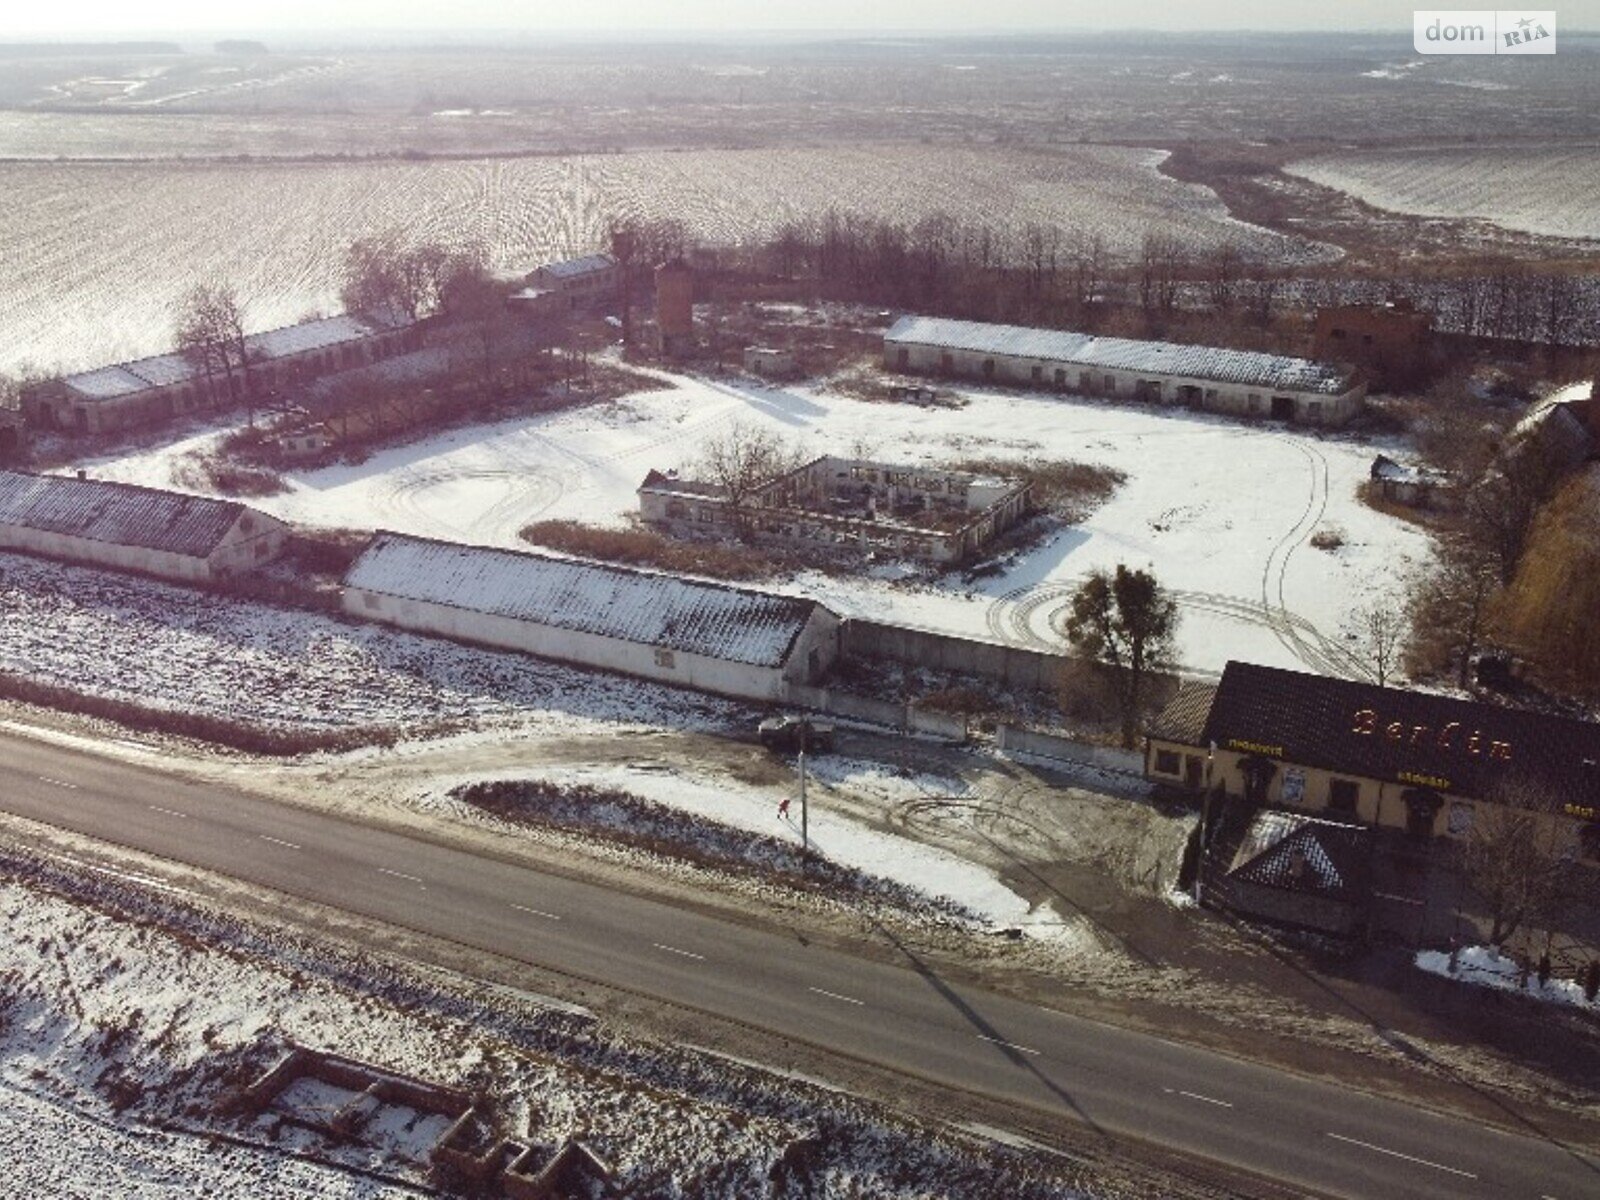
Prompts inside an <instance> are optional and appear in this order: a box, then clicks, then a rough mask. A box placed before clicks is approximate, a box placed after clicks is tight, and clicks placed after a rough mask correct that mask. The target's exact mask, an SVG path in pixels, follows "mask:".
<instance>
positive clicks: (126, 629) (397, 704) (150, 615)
mask: <svg viewBox="0 0 1600 1200" xmlns="http://www.w3.org/2000/svg"><path fill="white" fill-rule="evenodd" d="M0 669H3V670H5V671H9V672H13V673H15V674H18V675H21V676H23V677H25V678H28V679H34V680H39V681H42V682H44V683H49V684H54V685H58V686H61V687H70V688H73V689H75V690H79V691H83V692H88V693H91V694H95V695H102V696H108V697H111V698H113V699H118V700H124V701H130V702H135V703H139V704H143V705H148V706H151V707H160V708H167V709H171V710H174V711H179V712H195V713H207V714H211V715H213V716H217V717H222V718H226V719H232V720H235V721H240V722H244V723H247V724H251V725H255V726H265V727H268V728H274V729H285V730H360V729H373V728H389V729H391V730H395V731H404V732H410V733H413V734H415V733H419V732H421V731H423V730H426V729H428V728H430V727H437V726H440V725H445V726H483V725H509V724H514V725H515V726H516V727H518V728H519V729H522V730H524V731H526V732H528V733H534V732H538V733H542V734H546V735H550V734H558V735H559V734H567V733H581V732H585V731H592V730H594V729H597V728H600V729H606V730H610V731H614V732H623V731H625V730H628V729H637V728H642V727H659V726H662V725H668V726H671V727H673V728H675V729H686V730H692V729H697V728H705V727H708V726H715V727H723V726H725V725H727V724H728V723H729V722H730V721H732V720H734V719H735V714H737V713H739V712H741V711H742V710H740V709H739V708H738V707H737V706H736V705H733V704H730V703H726V702H722V701H718V700H714V699H712V698H710V697H708V696H702V695H699V694H697V693H693V692H684V691H677V690H674V689H672V688H666V687H659V686H656V685H653V684H649V683H644V682H641V681H638V680H630V679H627V678H624V677H622V676H619V675H604V674H598V673H591V672H580V671H575V670H570V669H568V668H565V667H562V666H559V665H557V664H555V663H550V662H544V661H540V660H537V659H532V658H529V657H527V656H526V655H519V654H501V653H495V652H493V651H488V650H474V649H471V648H468V647H465V646H458V645H455V644H454V643H451V642H445V641H439V640H436V639H433V638H424V637H416V636H413V635H410V634H404V633H399V632H395V631H392V630H386V629H383V628H381V627H379V626H374V625H362V624H357V623H353V622H345V621H340V620H336V619H334V618H332V617H326V616H320V615H316V614H312V613H307V612H300V611H295V610H289V609H281V608H273V607H270V606H267V605H263V604H251V603H236V602H232V601H229V600H224V599H222V598H220V597H216V596H211V595H207V594H205V593H202V592H196V591H191V590H189V589H186V588H180V587H171V586H168V585H165V584H160V583H156V582H153V581H150V580H144V579H135V578H130V577H128V576H123V575H117V574H113V573H109V572H101V571H93V570H87V569H83V568H78V567H68V566H61V565H58V564H55V563H49V562H44V561H42V560H38V559H28V558H22V557H17V556H12V555H0Z"/></svg>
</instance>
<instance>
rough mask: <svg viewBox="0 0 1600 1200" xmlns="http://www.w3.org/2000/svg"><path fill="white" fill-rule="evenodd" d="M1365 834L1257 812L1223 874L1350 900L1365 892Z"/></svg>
mask: <svg viewBox="0 0 1600 1200" xmlns="http://www.w3.org/2000/svg"><path fill="white" fill-rule="evenodd" d="M1369 837H1370V835H1369V834H1368V832H1367V831H1366V830H1365V829H1362V828H1360V827H1359V826H1354V825H1341V824H1338V823H1337V822H1334V821H1319V820H1317V819H1316V818H1314V817H1308V816H1304V815H1303V814H1301V813H1288V812H1263V813H1258V814H1257V815H1256V818H1255V820H1254V821H1252V822H1251V823H1250V828H1249V829H1248V830H1246V832H1245V836H1244V840H1243V841H1242V842H1241V843H1240V844H1239V850H1238V852H1237V853H1236V854H1235V855H1234V856H1233V865H1232V866H1231V867H1229V869H1228V875H1229V877H1230V878H1233V879H1242V880H1244V881H1245V882H1247V883H1259V884H1262V885H1263V886H1265V887H1274V888H1282V889H1284V890H1285V891H1291V892H1316V893H1318V894H1319V895H1324V896H1332V897H1335V898H1338V899H1355V898H1357V897H1359V896H1361V895H1363V894H1365V892H1366V890H1367V870H1368V864H1369V862H1370V861H1371V847H1370V845H1369Z"/></svg>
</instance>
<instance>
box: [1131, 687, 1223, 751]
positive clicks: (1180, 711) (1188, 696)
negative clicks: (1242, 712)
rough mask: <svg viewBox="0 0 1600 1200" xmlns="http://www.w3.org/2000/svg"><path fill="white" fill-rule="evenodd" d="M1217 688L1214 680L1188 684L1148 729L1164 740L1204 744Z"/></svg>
mask: <svg viewBox="0 0 1600 1200" xmlns="http://www.w3.org/2000/svg"><path fill="white" fill-rule="evenodd" d="M1216 695H1217V688H1216V685H1215V684H1211V683H1186V684H1184V685H1183V686H1182V687H1180V688H1179V689H1178V694H1177V695H1176V696H1174V697H1173V698H1172V699H1171V700H1169V701H1168V702H1167V706H1166V707H1165V708H1163V709H1162V710H1161V714H1160V715H1159V716H1158V717H1156V719H1155V720H1154V721H1152V722H1150V728H1149V730H1147V732H1148V733H1149V734H1150V736H1151V737H1153V738H1159V739H1160V740H1161V741H1164V742H1181V743H1182V744H1183V745H1185V746H1202V745H1204V744H1205V741H1204V734H1205V727H1206V718H1207V717H1209V716H1210V715H1211V702H1212V700H1214V699H1215V698H1216Z"/></svg>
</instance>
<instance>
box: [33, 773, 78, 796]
mask: <svg viewBox="0 0 1600 1200" xmlns="http://www.w3.org/2000/svg"><path fill="white" fill-rule="evenodd" d="M39 782H40V783H48V784H49V785H50V786H51V787H58V788H66V789H67V791H69V792H75V791H77V790H78V785H77V784H75V783H68V782H67V781H66V780H65V779H51V778H50V776H48V775H41V776H39Z"/></svg>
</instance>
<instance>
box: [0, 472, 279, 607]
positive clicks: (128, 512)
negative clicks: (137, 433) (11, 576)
mask: <svg viewBox="0 0 1600 1200" xmlns="http://www.w3.org/2000/svg"><path fill="white" fill-rule="evenodd" d="M287 537H288V527H287V526H286V525H284V523H283V522H282V521H279V520H277V519H276V518H274V517H269V516H267V515H266V514H265V513H261V512H257V511H256V510H255V509H253V508H248V507H246V506H245V505H243V504H240V503H238V502H237V501H232V500H212V499H209V498H207V497H204V496H189V495H186V494H184V493H182V492H166V491H161V490H160V489H158V488H147V487H137V486H135V485H133V484H130V483H107V482H104V481H101V480H98V479H72V478H68V477H63V476H59V475H29V474H25V473H23V472H20V471H0V549H6V550H20V551H22V552H24V553H26V554H38V555H42V556H44V557H46V558H56V559H64V560H66V561H68V562H80V563H90V564H93V565H95V566H101V567H114V568H116V569H118V570H123V571H139V572H141V573H143V574H146V575H159V576H161V577H163V578H165V579H175V580H178V581H179V582H182V583H194V582H214V581H217V580H222V579H227V578H230V577H232V576H235V575H240V574H243V573H244V572H247V571H249V570H251V569H252V568H255V567H258V566H261V565H262V564H264V563H266V562H269V561H271V560H272V559H274V558H276V557H277V556H278V555H279V554H280V553H282V551H283V546H284V542H285V540H286V538H287Z"/></svg>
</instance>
